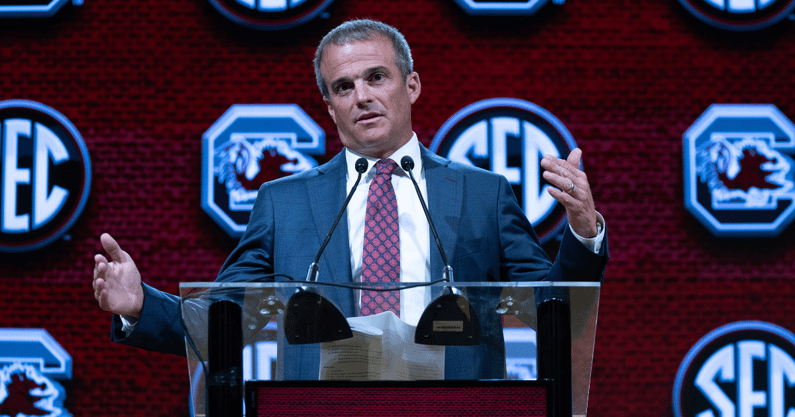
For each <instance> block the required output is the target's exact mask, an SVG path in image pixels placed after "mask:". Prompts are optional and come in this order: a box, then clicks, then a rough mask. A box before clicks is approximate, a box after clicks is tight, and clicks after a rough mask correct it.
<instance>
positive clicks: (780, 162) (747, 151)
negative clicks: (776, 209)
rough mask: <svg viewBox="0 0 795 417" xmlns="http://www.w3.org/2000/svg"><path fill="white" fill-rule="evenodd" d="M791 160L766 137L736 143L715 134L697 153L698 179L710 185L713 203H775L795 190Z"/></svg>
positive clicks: (759, 205) (766, 205)
mask: <svg viewBox="0 0 795 417" xmlns="http://www.w3.org/2000/svg"><path fill="white" fill-rule="evenodd" d="M791 162H792V161H791V160H790V159H789V158H788V157H786V156H784V155H783V154H781V153H779V152H777V151H775V150H773V149H771V148H770V146H768V144H767V139H766V138H758V137H753V136H746V137H743V138H740V139H739V140H737V141H734V142H733V141H730V140H729V139H728V138H726V137H724V136H722V135H713V136H712V138H711V139H710V140H709V141H708V142H705V143H703V144H702V145H701V146H700V147H699V148H698V149H697V153H696V166H697V172H698V178H699V179H700V180H701V182H703V183H705V184H707V186H708V187H709V189H710V191H711V193H712V196H713V206H721V205H726V204H731V205H740V206H744V207H748V208H751V207H768V206H771V205H772V206H774V205H775V203H776V199H777V198H779V197H781V196H784V195H785V194H787V193H789V192H790V191H792V189H793V181H792V172H791V170H792V168H791V167H792V163H791ZM738 208H739V207H738Z"/></svg>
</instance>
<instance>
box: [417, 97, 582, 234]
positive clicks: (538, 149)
mask: <svg viewBox="0 0 795 417" xmlns="http://www.w3.org/2000/svg"><path fill="white" fill-rule="evenodd" d="M576 147H577V145H576V144H575V143H574V138H572V136H571V134H570V133H569V131H568V130H567V129H566V127H565V126H564V125H563V123H561V122H560V120H558V119H557V118H555V116H553V115H552V114H551V113H549V112H548V111H546V110H544V109H543V108H541V107H539V106H537V105H535V104H533V103H530V102H527V101H524V100H518V99H512V98H493V99H488V100H483V101H479V102H476V103H473V104H470V105H469V106H467V107H464V108H463V109H461V110H460V111H458V113H456V114H454V115H453V117H451V118H450V119H449V120H448V121H447V122H445V123H444V125H442V128H441V129H440V130H439V132H438V133H437V134H436V136H435V137H434V138H433V142H432V143H431V151H433V152H436V153H437V154H439V155H441V156H443V157H445V158H448V159H450V160H452V161H455V162H460V163H462V164H466V165H470V166H476V167H479V168H483V169H486V170H489V171H492V172H495V173H497V174H501V175H504V176H505V177H506V178H507V179H508V182H509V183H510V184H511V187H512V188H513V192H514V194H515V195H516V197H517V199H518V200H519V203H520V205H521V206H522V209H523V210H524V212H525V215H526V216H527V219H528V220H529V221H530V223H532V224H533V227H534V229H535V231H536V234H538V239H539V240H540V241H541V242H542V243H544V242H547V241H549V240H550V239H551V238H553V237H555V236H557V235H558V234H559V233H560V231H561V230H562V229H563V228H564V227H565V225H566V209H565V208H564V207H563V205H561V204H559V203H558V202H557V200H555V199H554V198H552V196H551V195H550V194H549V193H548V192H547V189H548V188H549V187H550V185H549V183H547V181H546V180H544V178H543V177H542V176H541V173H542V169H541V164H540V163H541V159H542V158H543V157H544V155H546V154H551V155H553V156H556V157H559V158H566V157H567V156H568V155H569V153H570V152H571V151H572V150H573V149H574V148H576Z"/></svg>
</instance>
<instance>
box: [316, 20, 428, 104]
mask: <svg viewBox="0 0 795 417" xmlns="http://www.w3.org/2000/svg"><path fill="white" fill-rule="evenodd" d="M376 36H383V37H385V38H387V39H388V40H389V41H391V42H392V47H393V48H394V49H395V65H397V67H398V70H399V71H400V74H401V75H402V76H403V81H405V80H406V77H408V75H409V74H411V73H412V71H414V61H413V60H412V59H411V49H410V48H409V44H408V43H407V42H406V38H404V37H403V35H402V34H401V33H400V32H399V31H398V30H397V29H395V28H394V27H392V26H389V25H387V24H385V23H381V22H377V21H375V20H369V19H360V20H351V21H348V22H345V23H343V24H341V25H339V26H337V27H336V28H334V29H333V30H332V31H331V32H329V33H328V34H327V35H326V36H324V37H323V40H321V41H320V45H318V47H317V50H316V51H315V60H314V63H315V79H316V80H317V86H318V88H320V93H321V94H323V97H326V98H328V96H329V91H328V87H327V86H326V81H325V80H324V79H323V75H322V74H320V61H321V60H323V53H324V52H325V51H326V48H328V46H329V45H340V46H341V45H345V44H349V43H353V42H361V41H368V40H371V39H373V37H376Z"/></svg>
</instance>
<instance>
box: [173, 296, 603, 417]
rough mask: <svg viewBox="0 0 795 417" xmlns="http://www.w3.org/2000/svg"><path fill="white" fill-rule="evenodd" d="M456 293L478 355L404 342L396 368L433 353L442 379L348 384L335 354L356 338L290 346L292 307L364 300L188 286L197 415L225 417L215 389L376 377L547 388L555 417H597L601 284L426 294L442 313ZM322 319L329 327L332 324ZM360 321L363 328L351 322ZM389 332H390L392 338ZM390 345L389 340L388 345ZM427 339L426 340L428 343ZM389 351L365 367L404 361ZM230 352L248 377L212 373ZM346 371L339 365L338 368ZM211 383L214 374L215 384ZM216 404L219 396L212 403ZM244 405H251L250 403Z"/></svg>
mask: <svg viewBox="0 0 795 417" xmlns="http://www.w3.org/2000/svg"><path fill="white" fill-rule="evenodd" d="M372 286H373V285H368V287H372ZM451 288H452V289H454V290H457V292H458V293H460V294H461V295H463V297H464V298H466V299H467V300H468V301H469V304H470V306H471V307H470V308H471V310H470V311H471V313H473V314H474V315H475V316H476V317H477V320H478V321H479V325H480V332H479V333H480V342H479V343H478V344H477V345H476V346H425V345H423V346H417V345H413V344H414V337H413V336H411V337H409V339H410V340H409V341H408V342H405V341H404V342H403V343H405V344H404V345H401V346H402V349H404V350H401V351H399V352H403V353H402V355H401V354H398V355H396V356H397V358H389V360H388V361H387V362H388V363H390V365H389V366H388V367H392V366H393V365H391V364H394V363H397V362H396V361H397V360H399V359H400V357H401V356H402V357H409V356H412V355H416V353H413V352H415V351H414V350H412V349H414V348H415V347H419V348H420V349H425V348H429V349H430V351H432V352H435V353H434V354H438V353H439V352H441V353H440V355H441V356H435V358H438V359H439V360H441V361H442V362H443V363H444V365H443V366H439V367H438V368H439V369H437V370H436V371H439V372H441V373H439V372H437V373H435V374H433V373H430V374H425V373H422V372H419V373H417V372H413V371H412V372H405V373H402V374H400V373H399V375H398V377H397V378H395V375H396V374H394V373H393V374H387V375H391V376H389V377H387V378H384V377H382V376H373V375H372V374H365V375H364V376H362V375H358V374H353V375H348V374H343V375H345V376H344V377H340V376H339V375H340V374H339V373H334V372H332V371H330V369H334V368H333V366H335V363H334V362H333V361H331V362H329V359H328V358H329V357H331V358H337V357H336V356H334V355H333V354H330V353H329V352H338V351H339V349H347V348H340V347H339V346H342V345H345V346H350V345H351V343H353V342H354V339H346V340H340V341H333V342H323V343H309V344H297V345H296V344H292V343H290V342H289V341H288V340H286V338H285V336H284V321H283V320H284V315H285V314H284V310H285V309H286V307H285V306H288V305H289V304H288V300H291V297H292V296H293V295H294V294H296V292H305V291H310V292H313V293H316V294H319V295H321V296H323V297H326V298H324V299H327V300H330V301H331V302H332V303H333V304H335V305H336V304H337V301H335V300H336V298H335V297H337V296H338V295H339V294H340V293H346V292H350V293H351V294H356V291H355V290H351V289H347V288H337V287H331V286H329V285H328V284H322V283H308V282H305V281H290V282H272V283H207V282H196V283H181V284H180V296H181V297H182V323H183V326H184V328H185V330H186V332H185V333H186V338H185V339H186V349H187V358H188V371H189V376H190V386H191V395H190V402H191V404H190V410H191V413H192V415H194V416H204V415H208V414H210V415H211V417H213V416H212V415H213V414H217V413H208V410H207V404H208V387H217V386H219V385H224V386H226V387H227V389H230V388H228V387H230V386H231V387H232V388H231V389H232V390H240V392H245V391H244V388H243V386H242V385H241V384H240V382H235V381H245V383H246V384H248V385H249V386H253V385H255V384H256V383H259V381H285V382H287V381H289V382H290V383H289V384H287V385H284V386H286V387H288V388H289V387H290V386H297V387H301V386H302V385H301V382H300V381H306V383H305V384H304V386H313V384H317V382H311V383H310V382H308V381H310V380H314V381H317V380H323V379H331V380H348V381H354V382H352V383H353V384H354V385H355V384H356V382H355V381H358V383H359V384H360V385H361V383H362V382H363V381H364V382H365V383H366V382H367V381H368V380H370V378H372V379H381V380H382V381H379V382H377V383H376V382H373V383H372V384H370V385H372V386H380V385H383V384H389V383H390V382H388V381H395V380H397V381H396V382H395V384H398V385H400V384H404V385H405V384H410V383H411V382H406V381H407V380H408V381H411V380H413V379H422V380H423V384H424V385H423V386H434V382H433V381H437V383H436V385H437V386H440V387H444V386H447V385H445V384H446V383H447V384H448V385H449V383H450V381H453V380H456V381H461V380H466V381H468V382H467V384H470V385H471V386H477V384H478V383H479V382H478V381H483V383H486V381H489V383H491V384H494V383H495V381H496V380H502V381H506V382H504V385H505V386H513V385H511V383H515V384H520V383H521V382H520V381H540V382H544V383H546V386H547V387H548V388H547V389H548V390H549V393H548V396H549V403H550V411H549V413H548V415H550V416H555V417H560V416H586V415H587V408H588V392H589V389H590V378H591V367H592V361H593V350H594V339H595V335H596V319H597V313H598V307H599V290H600V283H598V282H517V283H507V282H506V283H491V282H483V283H471V282H470V283H455V284H452V285H451V284H448V283H437V284H432V285H429V286H427V287H425V290H424V291H425V292H426V296H425V299H426V300H428V301H429V304H432V303H430V302H431V301H434V300H438V299H439V298H438V297H439V295H440V294H443V293H445V292H446V291H447V292H449V290H450V289H451ZM350 297H354V295H350ZM221 301H225V302H227V304H228V302H232V303H234V304H235V305H236V306H239V307H240V308H239V313H237V314H239V316H240V318H239V319H237V321H234V320H233V321H231V322H223V321H222V322H220V323H219V322H217V320H215V319H213V317H212V314H211V313H210V312H211V306H213V305H216V306H218V305H221V304H223V303H219V302H221ZM426 307H427V306H426ZM235 308H237V307H235ZM427 308H431V307H427ZM216 311H217V309H216ZM390 314H391V313H390ZM316 318H317V319H322V317H316ZM314 319H315V318H313V317H309V318H308V320H309V322H310V323H314ZM214 320H215V321H214ZM355 320H357V319H353V320H349V321H350V322H354V321H355ZM211 321H213V323H214V324H213V323H211ZM318 321H320V320H318ZM230 323H232V324H230ZM435 324H436V323H434V325H435ZM237 326H239V328H237ZM359 327H360V325H359V324H353V325H352V328H354V334H356V336H355V337H357V338H358V337H359V336H360V335H359V333H358V331H359V330H360V329H359ZM364 328H365V331H364V333H365V334H370V333H373V334H375V333H378V331H377V330H376V331H371V330H372V329H370V330H367V329H369V328H368V327H367V326H364ZM213 329H214V330H213ZM409 329H411V328H409ZM455 329H456V326H452V327H449V326H448V328H447V329H446V330H445V331H456V330H455ZM219 331H220V333H219ZM368 331H370V333H368ZM389 331H391V330H389ZM389 331H386V330H385V331H384V334H387V333H388V332H389ZM378 334H380V333H378ZM381 336H383V337H384V339H386V336H384V335H381ZM417 337H418V340H419V338H420V336H417ZM227 338H231V339H233V342H230V341H229V340H226V339H227ZM238 340H239V341H238ZM355 340H357V341H358V340H359V339H355ZM363 340H365V339H363ZM366 340H369V341H370V342H368V343H371V342H372V339H366ZM378 340H380V339H378ZM356 343H359V342H356ZM379 343H380V342H379ZM379 343H376V344H372V343H371V344H367V345H364V348H361V347H359V346H358V345H357V349H360V350H357V352H358V354H359V355H360V356H355V358H363V357H366V358H368V359H366V360H367V361H374V360H376V359H373V358H377V360H379V361H385V360H386V359H384V357H383V356H385V355H390V354H394V352H393V353H389V352H392V351H391V350H386V351H381V350H382V349H381V345H380V344H379ZM412 345H413V346H412ZM219 346H220V347H219ZM223 348H226V350H227V352H226V354H227V356H228V355H229V352H228V350H229V349H231V350H232V356H233V359H235V360H237V358H238V354H237V352H238V351H239V358H240V364H241V365H242V366H241V368H240V369H239V370H238V368H237V367H233V368H232V369H234V370H233V371H232V372H226V371H224V372H222V373H221V374H220V375H219V374H218V372H216V371H214V370H213V369H212V366H211V365H214V364H215V363H214V362H213V360H212V359H210V358H211V357H217V353H215V354H214V353H213V350H215V351H216V352H217V351H218V349H223ZM361 349H363V350H364V353H362V351H361ZM376 350H378V352H376ZM346 352H347V351H346ZM406 352H412V353H406ZM213 355H216V356H213ZM345 360H347V361H350V360H351V359H350V358H347V359H345ZM356 360H358V359H356ZM216 362H220V360H216ZM437 363H438V361H436V359H434V362H433V364H437ZM371 365H372V364H370V365H368V366H371ZM336 366H339V364H338V363H337V364H336ZM358 366H359V364H354V365H351V364H350V363H347V364H346V365H345V366H344V367H343V368H342V369H356V368H357V367H358ZM371 367H372V366H371ZM368 369H370V368H368ZM208 374H209V375H211V378H209V379H208V378H207V375H208ZM329 375H331V377H329ZM376 375H382V374H376ZM429 375H431V376H429ZM383 379H387V380H388V381H383ZM428 379H430V380H428ZM251 381H253V382H251ZM439 381H445V382H439ZM290 384H292V385H290ZM340 384H342V383H340ZM379 384H380V385H379ZM343 385H344V384H343ZM209 396H210V397H212V394H210V395H209ZM240 398H243V394H241V397H240ZM241 410H242V408H241ZM237 412H239V411H237V410H236V409H235V411H234V412H232V413H229V414H227V413H225V414H226V415H230V416H233V415H235V414H237ZM241 415H245V414H241ZM249 415H254V414H249Z"/></svg>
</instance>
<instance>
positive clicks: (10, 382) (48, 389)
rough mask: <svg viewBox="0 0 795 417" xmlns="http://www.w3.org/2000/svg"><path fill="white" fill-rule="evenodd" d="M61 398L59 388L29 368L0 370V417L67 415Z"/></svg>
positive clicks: (14, 367) (28, 366) (13, 367)
mask: <svg viewBox="0 0 795 417" xmlns="http://www.w3.org/2000/svg"><path fill="white" fill-rule="evenodd" d="M63 397H64V394H63V388H61V387H60V386H59V385H58V384H56V383H55V382H53V381H52V380H50V379H49V378H47V377H45V376H42V375H41V374H40V373H39V372H38V371H37V370H36V369H35V368H34V367H32V366H30V365H23V364H13V365H10V366H7V367H5V368H3V369H0V416H4V417H5V416H11V417H27V416H45V417H56V416H69V414H68V413H67V412H66V411H65V410H63V409H62V408H61V406H62V403H63Z"/></svg>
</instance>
